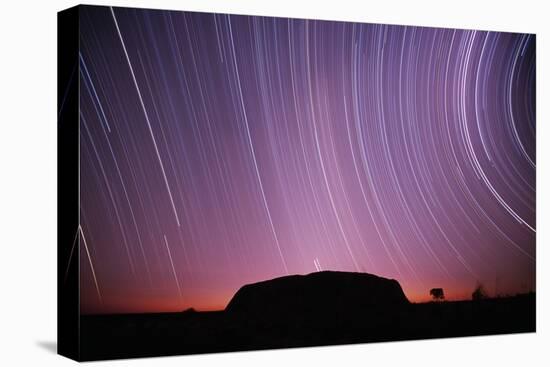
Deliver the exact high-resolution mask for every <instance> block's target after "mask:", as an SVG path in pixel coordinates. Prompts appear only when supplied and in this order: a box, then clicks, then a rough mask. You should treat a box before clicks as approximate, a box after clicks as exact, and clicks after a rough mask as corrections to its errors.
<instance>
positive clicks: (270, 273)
mask: <svg viewBox="0 0 550 367" xmlns="http://www.w3.org/2000/svg"><path fill="white" fill-rule="evenodd" d="M80 17H81V24H80V37H81V42H80V44H81V54H80V86H81V94H80V109H81V111H80V116H81V118H80V125H81V129H80V139H81V140H80V144H81V145H80V146H81V158H80V159H81V228H80V229H79V230H80V231H81V234H85V236H86V242H85V244H84V245H85V251H81V259H80V266H81V279H80V281H81V288H82V289H81V307H82V311H83V312H85V313H97V312H142V311H170V310H181V309H184V308H187V307H195V308H198V309H220V308H223V307H225V305H226V303H227V302H228V301H229V299H230V297H231V296H232V295H233V293H234V292H235V291H236V290H237V289H238V288H239V287H240V286H242V285H243V284H245V283H249V282H255V281H259V280H264V279H269V278H273V277H277V276H282V275H286V274H296V273H310V272H314V271H320V270H345V271H362V272H370V273H375V274H378V275H381V276H385V277H390V278H395V279H397V280H399V282H400V283H401V284H402V286H403V288H404V290H405V293H406V294H407V296H408V297H409V298H410V299H411V300H413V301H422V300H425V299H427V298H428V297H429V294H428V290H429V289H430V288H432V287H443V288H444V289H445V293H446V295H448V297H449V298H455V299H460V298H467V297H469V294H470V293H471V291H472V290H473V289H474V287H475V285H476V283H477V282H481V283H483V284H484V285H485V287H486V288H487V289H488V291H489V293H490V294H513V293H517V292H524V291H528V290H532V289H534V286H535V228H536V225H535V168H536V159H535V37H534V35H528V34H514V33H498V32H486V31H470V30H453V29H436V28H422V27H409V26H387V25H375V24H358V23H347V22H329V21H317V20H299V19H285V18H269V17H247V16H234V15H231V16H229V15H221V14H216V15H214V14H203V13H189V12H170V11H155V10H136V9H123V8H112V9H111V8H101V7H99V8H92V7H83V8H82V9H81V15H80ZM81 242H82V241H81ZM81 246H82V243H81Z"/></svg>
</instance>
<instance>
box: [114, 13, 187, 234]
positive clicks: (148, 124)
mask: <svg viewBox="0 0 550 367" xmlns="http://www.w3.org/2000/svg"><path fill="white" fill-rule="evenodd" d="M110 9H111V14H112V15H113V21H114V22H115V26H116V30H117V33H118V37H119V39H120V43H121V44H122V48H123V50H124V55H125V56H126V61H127V62H128V67H129V68H130V73H131V74H132V79H133V81H134V85H135V86H136V90H137V93H138V97H139V102H140V104H141V107H142V108H143V113H144V114H145V121H147V127H148V128H149V133H150V134H151V139H153V146H154V147H155V153H156V154H157V158H158V161H159V165H160V169H161V170H162V177H163V178H164V183H165V184H166V189H167V190H168V195H169V196H170V203H171V204H172V210H173V211H174V215H175V217H176V222H177V223H178V226H179V225H180V219H179V217H178V212H177V210H176V205H175V204H174V198H173V197H172V191H171V190H170V185H169V184H168V178H167V177H166V171H165V170H164V164H163V163H162V159H161V157H160V153H159V149H158V146H157V141H156V139H155V134H154V133H153V128H152V127H151V122H150V121H149V115H148V114H147V109H146V108H145V103H144V102H143V98H142V97H141V91H140V89H139V85H138V82H137V79H136V75H135V74H134V68H133V67H132V63H131V62H130V56H129V55H128V51H127V50H126V44H125V43H124V39H123V38H122V33H120V28H119V27H118V22H117V20H116V16H115V11H114V10H113V8H112V7H111V8H110Z"/></svg>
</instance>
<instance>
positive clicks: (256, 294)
mask: <svg viewBox="0 0 550 367" xmlns="http://www.w3.org/2000/svg"><path fill="white" fill-rule="evenodd" d="M408 304H409V301H408V299H407V297H406V296H405V294H404V293H403V290H402V289H401V285H400V284H399V282H397V281H396V280H394V279H386V278H382V277H379V276H376V275H373V274H368V273H350V272H337V271H322V272H317V273H311V274H308V275H291V276H285V277H281V278H275V279H271V280H267V281H263V282H258V283H253V284H247V285H245V286H243V287H242V288H241V289H239V290H238V291H237V293H236V294H235V295H234V296H233V298H232V299H231V301H230V302H229V304H228V305H227V307H226V311H227V312H228V313H230V314H234V315H239V314H240V315H243V316H246V317H247V318H254V319H257V318H260V319H274V318H275V319H279V318H289V317H290V318H292V317H293V316H295V317H299V318H303V317H306V318H316V317H318V316H323V317H327V316H344V317H345V316H349V315H357V314H362V313H365V312H369V311H382V312H385V311H389V310H394V309H396V308H401V307H404V306H406V305H408Z"/></svg>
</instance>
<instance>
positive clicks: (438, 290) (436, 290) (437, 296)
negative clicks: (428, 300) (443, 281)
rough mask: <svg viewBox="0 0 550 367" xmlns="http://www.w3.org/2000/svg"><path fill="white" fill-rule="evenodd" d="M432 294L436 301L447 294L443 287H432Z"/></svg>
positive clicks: (442, 298)
mask: <svg viewBox="0 0 550 367" xmlns="http://www.w3.org/2000/svg"><path fill="white" fill-rule="evenodd" d="M430 296H432V297H433V299H434V300H435V301H437V300H444V299H445V294H444V293H443V288H432V289H430Z"/></svg>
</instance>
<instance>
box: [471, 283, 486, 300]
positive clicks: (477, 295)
mask: <svg viewBox="0 0 550 367" xmlns="http://www.w3.org/2000/svg"><path fill="white" fill-rule="evenodd" d="M485 298H487V293H486V292H485V288H483V285H482V284H478V285H477V286H476V289H475V290H474V291H473V292H472V300H474V301H480V300H482V299H485Z"/></svg>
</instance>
